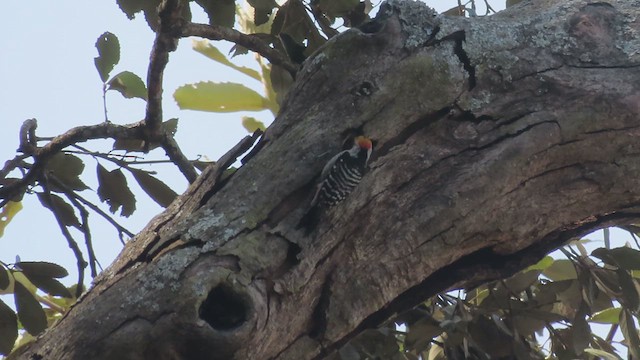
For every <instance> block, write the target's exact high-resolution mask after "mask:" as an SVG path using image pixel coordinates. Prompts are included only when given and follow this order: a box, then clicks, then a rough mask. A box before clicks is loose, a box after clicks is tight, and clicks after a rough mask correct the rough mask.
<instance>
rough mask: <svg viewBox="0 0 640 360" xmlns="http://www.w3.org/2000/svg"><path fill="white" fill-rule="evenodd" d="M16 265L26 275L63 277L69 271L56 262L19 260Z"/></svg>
mask: <svg viewBox="0 0 640 360" xmlns="http://www.w3.org/2000/svg"><path fill="white" fill-rule="evenodd" d="M16 266H17V267H18V268H19V269H20V270H22V272H23V273H24V274H25V275H26V276H27V277H28V276H30V275H35V276H46V277H50V278H58V279H59V278H63V277H65V276H67V275H69V273H68V272H67V270H66V269H65V268H63V267H62V266H60V265H58V264H54V263H50V262H45V261H21V262H18V263H16Z"/></svg>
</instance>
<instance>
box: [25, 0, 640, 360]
mask: <svg viewBox="0 0 640 360" xmlns="http://www.w3.org/2000/svg"><path fill="white" fill-rule="evenodd" d="M639 12H640V10H638V6H637V4H636V5H634V4H632V3H631V2H622V1H619V2H612V3H603V2H598V3H588V2H585V1H564V0H563V1H535V2H533V1H525V2H524V3H522V4H521V5H518V6H515V7H513V8H510V9H509V10H507V11H503V12H501V13H499V14H497V15H495V16H491V17H486V18H459V17H443V16H434V14H433V12H432V11H431V10H430V9H428V8H427V7H426V6H424V5H423V4H421V3H419V2H411V1H402V0H392V1H390V2H387V3H386V4H385V5H382V8H381V10H380V15H379V16H378V18H377V19H376V20H374V21H373V22H371V23H369V24H366V25H365V26H363V27H362V28H361V29H353V30H349V31H347V32H345V33H343V34H341V35H339V36H336V37H335V38H333V39H332V40H331V41H329V43H328V44H327V45H326V46H324V47H323V48H322V49H320V50H319V51H318V52H317V53H316V54H314V55H313V56H312V57H311V58H309V59H308V60H307V61H306V63H305V65H304V67H303V68H302V70H301V71H300V72H299V73H298V76H297V81H296V83H295V85H294V87H293V88H292V90H291V91H290V93H289V96H288V98H287V99H286V102H285V104H284V106H283V107H282V112H281V114H280V115H279V116H278V119H277V120H276V121H275V122H274V124H273V125H272V126H271V127H270V128H269V129H268V131H267V132H266V133H265V134H264V136H263V137H262V138H261V139H260V141H259V143H258V145H256V146H258V147H259V151H254V153H255V155H254V156H253V157H252V158H251V159H250V160H249V161H248V162H247V163H246V164H245V165H244V166H243V167H241V168H240V169H239V170H238V171H237V172H236V173H235V174H234V175H233V176H231V177H228V178H224V177H222V173H223V171H224V169H225V165H223V164H224V163H227V164H228V161H227V162H225V161H221V162H219V163H218V167H217V168H210V169H208V170H207V171H205V173H204V174H203V175H202V176H201V177H200V178H199V179H198V180H197V181H196V182H195V183H194V184H193V185H192V186H191V187H190V188H189V190H188V191H187V193H186V194H185V195H183V196H181V197H180V198H179V199H178V200H177V201H176V202H175V203H174V204H173V205H172V206H171V207H170V208H169V209H167V210H166V211H165V212H164V213H162V214H160V215H159V216H158V217H156V218H155V219H154V220H153V221H152V222H151V223H150V224H149V225H148V226H147V228H145V230H143V232H142V233H141V234H139V235H138V236H137V237H136V239H135V240H134V241H132V242H131V243H130V244H128V246H127V247H126V248H125V250H124V251H123V253H122V254H121V255H120V256H119V258H118V259H117V260H116V262H115V263H114V264H113V265H112V266H111V267H110V268H109V269H107V270H106V271H105V272H104V273H103V274H102V275H101V276H100V278H99V279H97V281H96V284H95V286H94V287H93V288H92V289H91V290H90V291H89V292H88V293H87V294H86V295H85V296H84V297H83V298H82V299H81V300H80V301H79V303H78V304H77V305H75V306H74V307H73V308H72V309H71V311H70V312H69V313H68V314H67V315H66V316H65V317H64V318H63V319H62V320H61V321H60V322H59V323H58V324H57V325H56V326H55V327H53V328H52V329H51V330H49V331H47V332H46V333H45V334H44V336H42V337H40V338H39V339H38V340H37V341H36V342H35V343H34V344H32V345H31V346H29V347H28V348H27V349H25V350H24V351H22V354H21V355H20V356H19V358H22V359H35V358H46V359H116V358H117V359H146V358H158V359H230V358H235V359H322V358H325V357H327V356H329V355H330V354H331V353H332V352H333V351H335V350H336V349H338V348H339V347H340V346H342V345H343V344H345V343H346V342H347V341H349V340H350V339H351V338H353V337H354V336H355V335H357V334H358V333H359V332H361V331H363V330H364V329H366V328H368V327H372V326H376V325H377V324H379V323H380V322H382V321H384V320H386V319H388V318H389V317H391V316H393V315H394V314H396V313H398V312H401V311H403V310H407V309H409V308H411V307H412V306H414V305H415V304H417V303H419V302H420V301H422V300H424V299H425V298H426V297H428V296H431V295H434V294H436V293H438V292H440V291H443V290H446V289H451V288H454V287H464V286H470V285H473V284H476V283H478V282H484V281H488V280H492V279H495V278H498V277H503V276H506V275H509V274H511V273H513V272H515V271H517V270H518V269H521V268H522V267H524V266H526V265H528V264H532V263H534V262H535V261H537V260H539V259H540V258H541V257H542V256H544V254H546V253H547V252H548V251H550V250H552V249H554V248H556V247H558V246H560V245H562V244H563V243H564V242H566V241H567V240H568V239H570V238H572V237H575V236H578V235H580V234H584V233H586V232H588V231H591V230H593V229H596V228H599V227H602V226H605V225H611V224H622V223H628V222H632V221H637V220H638V218H640V207H639V204H640V191H638V189H640V186H639V184H638V182H639V181H638V180H637V179H638V176H636V175H637V174H638V173H639V172H640V142H638V138H639V137H640V119H639V117H638V113H639V112H640V111H639V110H640V95H639V94H640V93H639V91H638V84H640V70H639V69H640V68H639V64H640V40H639V39H640V36H638V31H639V29H640V27H639V23H638V22H639V20H637V18H638V17H639V15H640V14H639ZM354 129H359V130H362V131H363V132H364V133H365V134H366V135H368V136H370V137H372V138H373V139H374V140H375V141H376V144H375V148H374V154H373V156H372V159H371V161H370V166H369V171H368V173H367V174H366V176H365V177H364V179H363V181H362V182H361V184H360V185H359V186H358V187H357V188H356V190H355V192H354V193H352V194H351V195H350V196H349V197H348V198H347V200H345V201H344V202H343V203H342V204H340V205H339V206H337V207H335V208H333V209H331V210H330V211H329V212H327V213H326V214H325V215H324V217H323V219H322V221H321V222H320V224H319V226H318V228H317V229H316V230H315V231H314V232H312V233H311V235H310V236H308V237H307V236H304V234H303V233H302V232H301V231H299V230H296V229H295V225H296V224H297V221H298V220H299V219H300V217H301V216H302V214H303V213H304V211H305V208H306V205H307V204H308V201H309V200H310V197H311V195H312V193H313V191H312V186H313V184H314V181H315V179H316V177H317V176H318V174H319V173H320V170H321V169H322V167H323V165H324V163H325V161H327V160H328V159H329V158H330V157H331V156H332V155H333V154H334V153H335V152H337V151H338V150H339V149H340V146H341V143H342V142H343V141H344V136H345V135H346V134H348V133H349V132H350V131H353V130H354ZM247 141H248V140H247ZM235 157H237V152H231V153H230V154H229V155H228V156H227V160H229V159H232V158H233V159H235Z"/></svg>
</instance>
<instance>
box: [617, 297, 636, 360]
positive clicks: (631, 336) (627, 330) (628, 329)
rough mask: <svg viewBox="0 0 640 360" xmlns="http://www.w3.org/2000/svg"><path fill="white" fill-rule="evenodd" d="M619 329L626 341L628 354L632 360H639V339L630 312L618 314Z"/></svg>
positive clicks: (625, 311)
mask: <svg viewBox="0 0 640 360" xmlns="http://www.w3.org/2000/svg"><path fill="white" fill-rule="evenodd" d="M620 329H621V330H622V334H623V335H624V339H625V340H626V341H627V348H628V349H629V354H631V355H632V357H633V358H634V359H640V339H639V338H638V330H637V329H636V324H635V322H634V320H633V316H632V315H631V312H630V311H629V310H627V309H625V310H624V311H622V312H621V313H620Z"/></svg>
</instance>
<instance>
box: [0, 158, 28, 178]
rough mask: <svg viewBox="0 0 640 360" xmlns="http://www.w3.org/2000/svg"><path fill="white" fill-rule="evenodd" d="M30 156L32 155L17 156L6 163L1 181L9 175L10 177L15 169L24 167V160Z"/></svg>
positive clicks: (0, 176)
mask: <svg viewBox="0 0 640 360" xmlns="http://www.w3.org/2000/svg"><path fill="white" fill-rule="evenodd" d="M30 156H31V155H27V154H22V155H16V156H15V157H14V158H13V159H11V160H7V161H5V163H4V167H3V168H2V169H1V170H0V180H2V179H4V178H6V177H7V175H9V173H10V172H11V171H13V170H14V169H15V168H17V167H20V166H21V165H23V164H24V159H26V158H28V157H30Z"/></svg>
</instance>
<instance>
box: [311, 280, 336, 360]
mask: <svg viewBox="0 0 640 360" xmlns="http://www.w3.org/2000/svg"><path fill="white" fill-rule="evenodd" d="M334 271H335V270H331V271H329V273H327V274H326V275H325V277H324V282H323V283H322V287H321V288H320V295H319V296H318V302H317V303H316V306H315V308H314V309H313V311H312V312H311V321H312V322H311V326H310V329H309V337H311V338H312V339H314V340H316V341H318V343H320V345H321V346H322V342H321V340H322V337H323V336H324V333H325V331H326V330H327V310H328V309H329V305H330V304H331V295H332V293H333V292H332V291H331V286H332V285H333V273H334ZM322 353H324V347H323V351H322V352H321V354H322Z"/></svg>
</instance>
